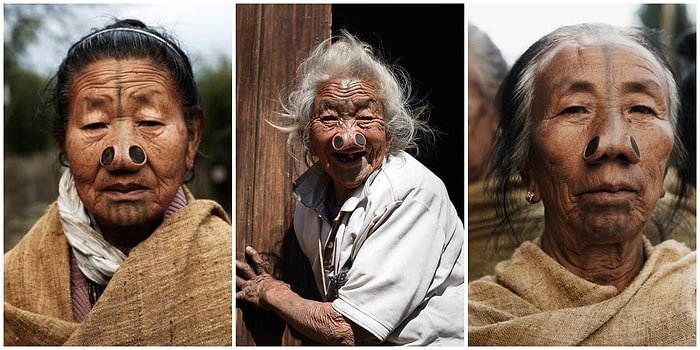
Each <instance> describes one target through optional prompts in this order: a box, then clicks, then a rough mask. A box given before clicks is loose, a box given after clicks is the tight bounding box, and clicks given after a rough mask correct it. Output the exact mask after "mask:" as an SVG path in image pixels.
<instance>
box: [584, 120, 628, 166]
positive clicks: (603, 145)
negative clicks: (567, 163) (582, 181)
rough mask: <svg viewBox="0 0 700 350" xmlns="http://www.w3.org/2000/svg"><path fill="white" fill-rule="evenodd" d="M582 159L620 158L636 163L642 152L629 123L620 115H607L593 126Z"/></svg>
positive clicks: (589, 161) (591, 160)
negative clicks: (592, 133)
mask: <svg viewBox="0 0 700 350" xmlns="http://www.w3.org/2000/svg"><path fill="white" fill-rule="evenodd" d="M583 159H584V160H585V161H586V162H587V163H597V162H600V161H603V160H606V159H608V160H616V159H622V160H625V161H627V162H629V163H632V164H636V163H639V162H640V161H641V160H642V154H641V152H640V151H639V146H638V145H637V141H636V140H635V138H634V136H632V135H631V132H630V123H629V122H628V121H627V120H626V119H625V118H622V117H616V116H608V117H606V118H605V120H603V121H602V122H601V123H599V125H598V126H597V127H596V128H594V136H593V137H592V138H591V140H590V141H589V142H588V143H587V144H586V146H585V148H584V150H583Z"/></svg>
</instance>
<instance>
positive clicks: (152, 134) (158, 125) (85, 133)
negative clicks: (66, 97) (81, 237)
mask: <svg viewBox="0 0 700 350" xmlns="http://www.w3.org/2000/svg"><path fill="white" fill-rule="evenodd" d="M70 95H71V98H70V102H69V108H68V125H67V130H66V141H65V145H64V152H65V155H66V158H67V160H68V162H69V163H70V169H71V172H72V174H73V177H74V179H75V185H76V188H77V191H78V195H79V196H80V198H81V200H82V201H83V203H84V204H85V207H86V208H87V210H89V211H90V212H91V213H92V214H93V215H94V216H95V218H96V219H97V222H98V224H99V226H100V228H101V229H102V231H103V234H104V235H105V238H106V239H107V240H108V241H109V242H110V243H111V244H113V245H115V246H116V247H118V248H119V249H121V250H122V251H125V252H128V250H129V249H130V248H131V247H133V246H135V245H136V244H138V243H139V242H140V241H142V240H143V239H145V238H146V237H148V235H150V233H151V232H152V231H153V229H154V228H155V226H157V225H158V224H159V223H160V220H161V218H162V216H163V213H164V212H165V210H166V209H167V207H168V206H169V205H170V203H171V201H172V200H173V198H174V196H175V194H176V192H177V190H178V188H179V186H180V185H181V184H182V181H183V176H184V172H185V169H188V170H191V169H192V168H193V166H194V159H195V155H196V152H197V148H198V146H199V137H200V134H201V128H202V120H201V118H199V119H197V122H195V123H194V126H193V129H194V132H193V133H192V135H194V136H193V137H192V139H189V138H188V131H187V126H186V123H185V118H184V114H183V111H182V107H181V106H182V103H181V101H180V97H179V95H178V94H177V92H176V90H175V88H174V86H173V85H172V82H171V78H170V75H169V74H168V72H167V71H165V70H163V69H161V68H159V67H158V66H155V65H153V64H152V63H151V62H150V61H148V60H138V59H129V60H114V59H105V60H100V61H97V62H95V63H92V64H90V65H88V66H87V67H85V68H84V69H82V70H81V71H80V72H78V73H76V74H75V75H74V76H73V79H72V81H71V85H70ZM133 145H138V146H140V147H141V148H142V149H143V150H144V151H145V154H146V157H147V159H146V161H145V162H144V163H143V164H137V163H135V162H134V161H133V160H132V159H131V158H130V157H129V154H128V149H129V147H130V146H133ZM109 146H112V147H114V150H115V153H114V158H113V160H112V162H111V163H110V164H108V165H106V166H102V165H101V164H100V158H101V156H102V153H103V151H104V150H105V149H106V148H107V147H109Z"/></svg>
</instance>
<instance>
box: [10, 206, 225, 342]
mask: <svg viewBox="0 0 700 350" xmlns="http://www.w3.org/2000/svg"><path fill="white" fill-rule="evenodd" d="M188 197H190V198H188V200H189V204H188V205H187V206H186V207H184V208H182V209H180V210H178V211H177V212H176V213H175V214H173V215H172V216H170V217H169V218H168V219H166V220H165V221H164V222H163V223H162V224H161V225H160V226H159V227H158V228H157V229H156V231H155V232H153V234H152V235H151V236H150V237H149V238H148V239H147V240H145V241H144V242H143V243H142V244H141V245H140V246H139V247H138V248H137V249H135V250H134V251H132V253H131V254H130V255H129V257H128V258H127V259H126V260H125V261H124V262H123V263H122V265H121V266H120V268H119V269H118V270H117V272H116V273H115V274H114V276H113V277H112V279H111V280H110V282H109V284H108V285H107V288H106V289H105V291H104V293H103V294H102V296H101V297H100V299H99V301H98V302H97V304H95V306H94V308H93V309H92V310H91V311H90V312H89V313H88V315H87V317H86V318H85V320H84V321H83V322H82V323H76V322H75V321H74V320H73V313H72V310H71V294H70V292H71V291H70V255H69V246H68V243H67V241H66V238H65V235H64V234H63V230H62V227H61V223H60V221H59V217H58V209H57V205H56V203H54V204H52V205H51V206H50V207H49V208H48V210H47V212H46V213H45V214H44V216H43V217H42V218H40V219H39V221H37V223H36V224H35V225H34V227H33V228H32V229H31V230H30V231H29V233H28V234H27V235H25V237H24V238H23V239H22V240H21V241H20V242H19V243H18V244H17V246H15V247H14V248H13V249H12V250H11V251H9V252H7V253H6V254H5V260H4V261H5V262H4V263H5V268H4V301H5V310H4V315H5V322H4V325H5V328H4V338H5V340H4V344H5V345H231V344H232V336H231V329H232V295H231V294H232V258H231V256H232V229H231V223H230V220H229V218H228V216H227V214H226V212H225V211H224V210H223V209H222V208H221V206H219V205H218V204H217V203H215V202H213V201H208V200H194V199H193V198H191V195H190V196H188Z"/></svg>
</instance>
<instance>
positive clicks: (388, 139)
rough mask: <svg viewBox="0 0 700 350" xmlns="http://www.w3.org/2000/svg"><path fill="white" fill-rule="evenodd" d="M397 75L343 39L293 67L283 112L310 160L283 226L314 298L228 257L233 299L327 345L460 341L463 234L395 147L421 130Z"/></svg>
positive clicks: (439, 194)
mask: <svg viewBox="0 0 700 350" xmlns="http://www.w3.org/2000/svg"><path fill="white" fill-rule="evenodd" d="M406 78H407V77H406V76H405V74H404V73H402V72H401V71H398V70H397V71H392V70H391V69H390V67H389V66H388V65H386V64H384V63H382V62H381V61H380V60H379V59H378V58H377V57H376V56H375V55H374V54H373V52H372V50H371V48H370V47H368V46H367V45H366V44H364V43H362V42H360V41H358V40H357V39H356V38H355V37H353V36H352V35H350V34H348V33H346V32H343V33H342V35H341V36H340V37H338V38H337V40H336V41H335V42H333V43H332V44H331V45H329V43H322V44H321V45H319V46H318V47H317V48H316V49H315V50H314V51H313V52H312V53H311V55H310V57H308V58H307V59H306V60H305V61H304V62H303V63H302V64H301V66H300V67H299V70H298V79H297V84H298V85H296V88H295V90H294V91H293V92H292V93H291V94H290V95H289V98H288V99H286V100H284V102H286V103H283V106H284V110H285V113H283V114H284V116H286V117H288V118H290V120H291V125H290V126H289V127H287V128H286V130H287V131H288V132H289V141H290V143H294V142H299V144H300V145H301V146H302V147H303V149H304V152H305V154H304V155H305V159H306V160H307V161H309V162H310V163H312V164H310V168H309V169H308V170H307V171H306V172H305V173H304V174H302V175H301V177H300V178H299V179H297V181H296V182H295V184H294V193H295V195H296V196H297V198H298V199H299V203H298V205H297V208H296V212H295V214H294V231H295V233H296V236H297V240H298V242H299V244H300V246H301V248H302V250H303V251H304V254H305V255H306V257H307V258H308V260H309V262H310V263H311V266H312V267H313V272H314V276H315V279H316V284H317V287H318V290H319V291H320V294H321V295H322V296H323V300H322V301H314V300H308V299H303V298H302V297H300V296H299V295H298V294H296V293H295V292H293V291H292V290H291V289H290V287H289V286H288V285H286V284H285V283H283V282H281V281H279V280H276V279H274V278H272V277H271V276H270V275H269V274H268V272H267V271H266V267H265V264H264V263H263V261H262V260H261V258H260V256H259V255H258V253H257V252H256V251H255V250H254V249H253V248H252V247H248V248H247V249H246V254H247V255H248V260H249V261H251V265H248V264H247V263H245V262H243V261H238V260H237V261H236V269H237V277H236V286H237V288H238V289H237V290H238V291H237V293H236V299H237V300H241V301H245V302H249V303H252V304H253V305H255V306H258V307H261V308H264V309H267V310H272V311H274V312H276V313H277V314H278V315H279V316H280V317H281V318H282V319H284V320H285V321H286V322H287V323H288V324H289V325H290V326H291V327H293V328H294V329H296V330H297V331H299V332H301V333H302V334H303V335H305V336H307V337H309V338H311V339H312V340H315V341H317V342H320V343H323V344H328V345H336V344H345V345H354V344H372V343H383V344H395V345H424V344H440V345H455V344H463V343H464V341H463V338H464V323H463V319H464V316H463V314H464V293H463V286H464V270H463V269H464V268H463V266H464V265H463V250H462V246H463V242H464V227H463V224H462V222H461V220H460V219H459V217H458V215H457V212H456V210H455V208H454V206H453V205H452V203H451V202H450V200H449V196H448V193H447V191H446V189H445V186H444V185H443V183H442V181H441V180H440V179H439V178H437V177H436V176H435V175H434V174H433V173H432V172H430V171H429V170H428V169H427V168H426V167H424V166H423V165H421V164H420V163H419V162H418V161H417V160H416V159H415V158H413V157H412V156H411V155H409V154H408V153H406V152H405V150H406V149H407V148H409V147H413V146H415V137H416V135H417V133H418V132H420V131H422V130H423V129H425V128H427V125H426V124H425V121H424V120H421V119H418V118H417V116H416V114H415V113H414V112H413V111H412V108H411V104H410V101H408V98H407V97H408V96H409V89H408V85H406V84H407V82H408V79H406Z"/></svg>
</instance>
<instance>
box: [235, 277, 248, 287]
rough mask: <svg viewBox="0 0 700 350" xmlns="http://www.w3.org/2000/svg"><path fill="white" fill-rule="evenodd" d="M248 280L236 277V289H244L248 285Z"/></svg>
mask: <svg viewBox="0 0 700 350" xmlns="http://www.w3.org/2000/svg"><path fill="white" fill-rule="evenodd" d="M247 282H248V281H247V280H245V279H243V278H240V277H238V276H236V288H238V289H243V288H245V286H246V285H247Z"/></svg>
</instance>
